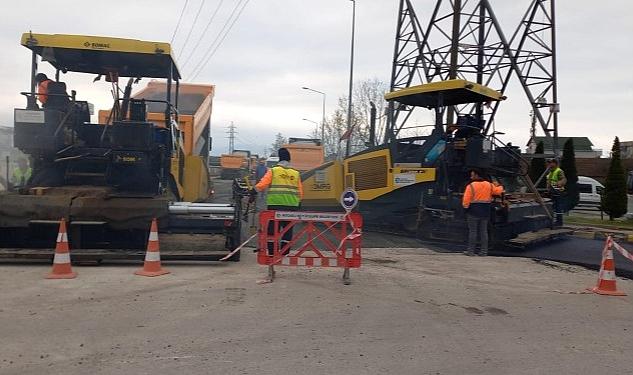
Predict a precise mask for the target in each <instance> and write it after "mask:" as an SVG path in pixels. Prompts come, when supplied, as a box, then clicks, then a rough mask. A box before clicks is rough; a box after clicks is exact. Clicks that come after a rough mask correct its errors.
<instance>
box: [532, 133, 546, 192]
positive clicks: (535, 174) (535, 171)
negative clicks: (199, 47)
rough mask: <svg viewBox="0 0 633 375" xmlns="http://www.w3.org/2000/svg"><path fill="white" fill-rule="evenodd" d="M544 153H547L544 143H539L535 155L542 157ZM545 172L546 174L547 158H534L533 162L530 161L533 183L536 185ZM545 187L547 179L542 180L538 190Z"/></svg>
mask: <svg viewBox="0 0 633 375" xmlns="http://www.w3.org/2000/svg"><path fill="white" fill-rule="evenodd" d="M544 152H545V146H544V145H543V142H539V143H538V144H537V145H536V150H534V153H535V154H541V155H542V154H543V153H544ZM543 172H545V158H543V157H538V158H532V160H531V161H530V179H532V182H534V183H535V184H536V181H537V180H538V179H539V177H541V175H542V174H543ZM544 187H545V178H543V179H542V180H541V183H540V184H539V186H537V188H544Z"/></svg>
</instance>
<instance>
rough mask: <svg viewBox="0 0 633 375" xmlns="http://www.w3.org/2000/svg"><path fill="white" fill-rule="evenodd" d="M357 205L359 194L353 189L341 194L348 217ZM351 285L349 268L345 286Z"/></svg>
mask: <svg viewBox="0 0 633 375" xmlns="http://www.w3.org/2000/svg"><path fill="white" fill-rule="evenodd" d="M357 204H358V194H357V193H356V190H354V189H351V188H347V189H345V191H343V194H341V206H343V209H344V210H345V212H346V213H347V215H349V213H350V212H352V210H353V209H354V207H356V205H357ZM350 283H351V281H350V279H349V268H348V267H345V269H344V270H343V284H344V285H349V284H350Z"/></svg>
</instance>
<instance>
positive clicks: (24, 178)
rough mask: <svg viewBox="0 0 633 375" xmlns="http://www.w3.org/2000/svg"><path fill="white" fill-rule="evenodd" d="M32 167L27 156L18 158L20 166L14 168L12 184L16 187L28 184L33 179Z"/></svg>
mask: <svg viewBox="0 0 633 375" xmlns="http://www.w3.org/2000/svg"><path fill="white" fill-rule="evenodd" d="M32 173H33V172H32V170H31V167H29V162H28V160H26V158H23V157H22V158H19V159H18V166H17V167H16V168H15V169H14V170H13V175H12V176H11V177H12V178H11V184H12V185H13V186H14V187H22V186H26V184H27V183H28V182H29V180H30V179H31V174H32Z"/></svg>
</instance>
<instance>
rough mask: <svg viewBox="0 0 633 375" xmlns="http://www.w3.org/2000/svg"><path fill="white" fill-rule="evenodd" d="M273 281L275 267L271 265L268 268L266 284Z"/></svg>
mask: <svg viewBox="0 0 633 375" xmlns="http://www.w3.org/2000/svg"><path fill="white" fill-rule="evenodd" d="M274 280H275V266H273V265H272V264H271V265H269V266H268V282H271V283H272V282H273V281H274Z"/></svg>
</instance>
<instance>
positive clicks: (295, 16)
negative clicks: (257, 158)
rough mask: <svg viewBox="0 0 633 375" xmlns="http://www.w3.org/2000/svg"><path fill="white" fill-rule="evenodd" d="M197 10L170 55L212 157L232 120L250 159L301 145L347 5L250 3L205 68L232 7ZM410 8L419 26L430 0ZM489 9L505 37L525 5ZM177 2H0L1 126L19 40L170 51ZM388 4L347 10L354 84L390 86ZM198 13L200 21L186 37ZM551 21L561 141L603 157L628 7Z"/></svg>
mask: <svg viewBox="0 0 633 375" xmlns="http://www.w3.org/2000/svg"><path fill="white" fill-rule="evenodd" d="M201 1H203V0H188V5H187V7H186V11H185V14H184V17H183V22H182V24H181V25H180V28H179V30H178V33H177V34H176V38H175V41H174V47H175V50H176V56H180V58H179V59H178V61H179V65H180V66H181V70H182V71H183V74H184V76H185V79H191V78H192V77H193V76H194V74H192V70H193V68H194V67H196V66H199V67H200V68H201V69H199V70H200V73H199V74H198V75H197V76H195V80H194V81H195V82H200V83H212V84H215V85H216V89H217V94H216V98H215V102H214V113H213V116H212V127H213V129H212V136H213V138H214V141H213V145H214V150H213V153H214V154H219V153H222V152H224V151H226V149H227V146H228V141H227V139H226V138H225V136H226V134H225V131H226V126H227V125H228V124H229V123H230V122H231V121H233V122H234V123H235V124H236V126H237V128H238V138H237V140H236V147H237V148H249V149H251V150H253V151H254V152H262V151H263V150H264V149H265V148H266V147H267V146H268V145H269V144H270V143H271V142H272V140H273V138H274V135H275V133H277V132H282V133H283V134H284V135H286V136H305V135H306V134H307V133H308V132H309V131H310V130H311V129H312V127H313V125H312V124H310V123H308V122H305V121H302V118H308V119H312V120H314V121H319V120H320V117H321V97H320V96H319V95H316V94H310V93H309V92H306V91H304V90H301V87H302V86H310V87H313V88H315V89H317V90H320V91H324V92H326V93H327V95H328V100H327V105H328V112H331V111H333V110H334V106H335V105H336V98H337V97H338V96H340V95H343V94H345V93H346V90H347V82H348V81H347V80H348V73H349V37H350V16H351V3H350V2H349V1H346V0H320V1H305V0H249V1H248V3H247V5H246V7H245V9H244V11H243V13H242V14H241V16H240V17H239V19H238V20H237V22H236V23H235V25H234V26H233V28H232V30H231V32H230V33H229V34H228V35H227V36H226V38H225V39H224V41H223V43H222V44H220V45H219V47H218V48H217V49H216V50H215V53H214V54H213V55H212V56H211V58H210V59H208V61H207V60H203V57H204V55H205V53H206V52H207V51H209V48H210V47H212V48H215V47H213V46H212V43H213V41H214V40H216V39H217V35H218V33H219V32H220V31H221V29H222V27H223V26H224V25H225V21H226V20H227V18H229V16H230V14H231V11H232V10H233V9H234V7H235V6H236V5H237V4H238V0H223V1H222V0H204V3H203V4H202V3H201ZM220 3H222V4H221V6H220V7H219V11H218V12H217V14H216V17H215V18H214V19H213V22H211V23H210V24H209V27H208V29H207V32H206V33H205V34H203V30H204V29H205V27H206V25H207V24H208V23H209V20H210V17H211V16H212V15H213V13H214V11H215V10H216V9H217V7H218V5H220ZM415 3H416V6H417V12H418V15H419V16H420V18H421V19H422V22H423V23H425V20H426V18H427V17H428V15H429V13H430V12H431V9H432V7H433V5H434V3H435V0H415ZM491 3H492V5H493V7H495V11H496V13H497V16H498V18H500V20H501V23H502V26H503V27H504V28H506V30H507V31H506V33H507V34H509V33H511V30H514V28H515V27H516V25H517V24H518V21H519V19H520V17H521V16H522V15H523V12H524V11H525V9H527V6H528V4H529V1H527V0H525V1H518V0H517V1H512V2H508V1H503V0H491ZM523 3H524V4H523ZM183 4H184V0H177V1H175V0H174V1H158V0H147V1H145V0H144V1H133V2H132V1H120V0H110V1H107V2H106V1H103V2H97V1H65V0H56V1H30V2H11V3H9V2H4V3H3V5H2V7H3V9H2V12H0V30H1V32H0V48H1V51H2V55H3V56H2V59H0V74H1V75H2V85H0V99H1V100H2V103H3V105H2V107H0V125H11V124H12V122H13V108H14V107H22V106H24V104H25V103H24V99H23V98H22V97H21V96H20V95H19V94H18V93H19V92H20V91H27V90H28V79H29V77H28V76H29V70H30V54H29V53H28V50H26V49H25V48H24V47H22V46H20V43H19V42H20V35H21V33H23V32H26V31H28V30H32V31H33V32H37V33H60V34H87V35H104V36H114V37H127V38H134V39H143V40H155V41H169V40H170V39H171V38H172V35H173V33H174V29H175V27H176V23H177V20H178V16H179V14H180V11H181V9H182V7H183ZM201 4H202V7H201V8H200V5H201ZM397 5H398V1H397V0H357V39H356V64H355V78H356V79H358V80H362V79H367V78H374V77H376V78H379V79H382V80H384V81H388V80H389V74H390V71H391V59H392V53H393V41H394V32H395V24H396V12H397ZM198 9H200V15H199V17H198V20H197V22H196V23H195V24H194V27H193V28H191V26H192V24H193V21H194V18H195V14H196V13H197V12H198ZM557 22H558V28H557V32H558V72H559V82H558V87H559V102H560V103H561V114H560V135H562V136H588V137H590V138H591V140H592V141H593V142H594V143H595V144H596V147H597V148H602V149H605V150H607V149H609V148H610V144H611V142H612V139H613V137H614V136H616V135H618V136H620V138H621V139H622V140H633V120H631V119H632V118H633V114H632V113H631V109H632V108H633V69H632V68H631V61H633V48H632V47H633V5H631V3H630V2H629V1H626V0H607V1H592V0H558V2H557ZM190 30H191V35H190V37H189V41H188V42H187V43H186V44H185V41H186V39H187V35H188V34H189V33H190ZM196 45H197V48H196V49H195V50H194V47H196ZM183 46H184V49H183ZM216 46H217V43H216ZM211 51H213V49H211ZM207 56H208V54H207ZM45 71H46V70H45ZM92 78H93V77H87V76H86V77H83V76H77V77H72V78H71V77H65V78H64V80H65V81H66V82H67V83H68V84H69V86H71V87H72V88H73V89H76V90H77V92H78V97H79V98H82V99H87V100H89V101H91V102H93V103H94V104H95V105H96V107H97V108H102V109H105V108H108V107H110V106H111V103H110V101H109V99H108V98H109V88H108V85H107V84H105V83H99V82H98V83H92ZM507 96H508V100H507V101H506V102H505V103H503V105H502V106H501V109H500V112H499V114H498V116H497V121H496V123H497V129H498V130H503V131H505V133H506V136H505V137H506V138H505V139H506V140H508V141H512V142H513V143H515V144H522V145H524V144H525V143H526V142H527V140H528V137H529V123H530V118H529V106H528V105H527V102H526V99H525V97H524V95H523V93H522V91H521V89H520V88H518V87H517V86H516V85H512V87H511V88H510V90H509V91H508V92H507Z"/></svg>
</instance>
